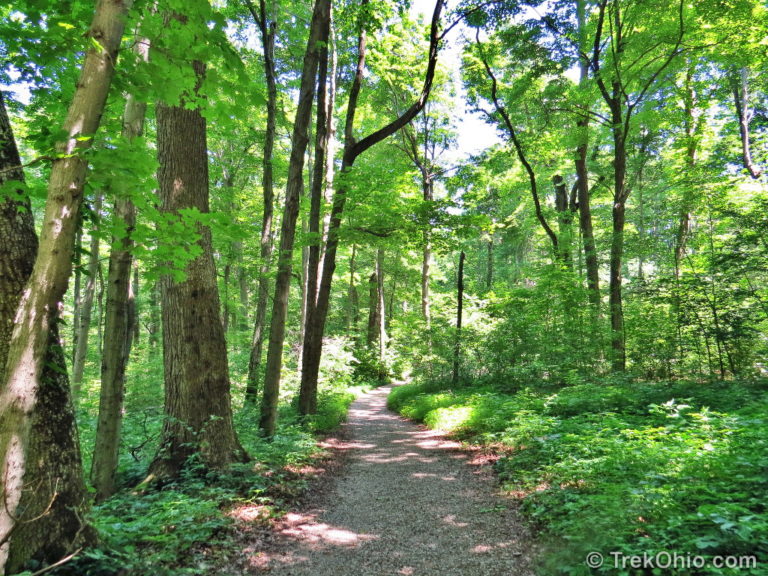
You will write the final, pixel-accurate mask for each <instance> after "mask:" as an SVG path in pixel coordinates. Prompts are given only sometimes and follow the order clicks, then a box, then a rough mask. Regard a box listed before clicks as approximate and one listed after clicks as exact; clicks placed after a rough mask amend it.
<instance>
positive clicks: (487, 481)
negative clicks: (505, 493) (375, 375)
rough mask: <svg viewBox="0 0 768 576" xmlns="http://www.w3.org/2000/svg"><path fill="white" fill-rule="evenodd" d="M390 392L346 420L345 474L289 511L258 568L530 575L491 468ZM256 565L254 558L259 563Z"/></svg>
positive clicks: (337, 574) (361, 574)
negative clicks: (392, 406)
mask: <svg viewBox="0 0 768 576" xmlns="http://www.w3.org/2000/svg"><path fill="white" fill-rule="evenodd" d="M389 391H390V388H389V387H383V388H379V389H376V390H374V391H373V392H370V393H369V394H366V395H365V396H363V397H361V398H359V399H358V400H357V401H356V402H355V403H354V404H353V405H352V408H351V410H350V413H349V421H348V423H347V427H348V434H346V436H347V442H346V444H345V446H344V448H346V449H349V452H348V455H347V458H346V460H345V464H344V467H343V468H342V477H341V478H339V479H338V480H337V481H336V482H335V485H334V486H332V488H331V489H330V490H329V491H328V494H327V495H326V496H325V497H324V498H322V500H323V502H322V504H321V506H319V507H317V508H315V509H313V510H310V511H307V512H306V513H303V514H298V513H296V514H289V515H288V516H287V518H286V519H285V522H284V523H283V526H282V528H281V532H280V535H279V536H278V542H277V545H276V546H275V547H274V548H275V550H274V551H272V552H267V553H262V554H260V555H259V559H258V561H256V562H254V563H253V564H251V566H252V568H256V565H257V564H258V565H259V567H260V569H261V570H264V571H268V572H269V573H270V574H275V575H292V576H293V575H295V576H300V575H312V576H325V575H327V576H372V575H398V574H402V575H414V576H416V575H418V576H425V575H427V576H432V575H434V576H456V575H462V576H464V575H466V576H497V575H498V576H502V575H503V576H512V575H515V576H529V575H530V574H531V573H532V571H531V569H530V556H531V553H530V552H531V551H530V541H529V540H528V539H527V534H526V531H525V529H524V527H523V525H522V523H521V521H520V520H519V519H518V517H517V516H516V514H515V512H514V511H513V510H511V509H510V508H509V503H508V502H507V501H505V500H504V499H502V498H501V497H499V496H498V495H497V494H496V493H495V488H494V482H493V478H492V476H491V475H490V474H489V472H488V466H471V465H469V461H470V460H471V458H472V454H470V453H467V452H464V451H460V450H459V449H458V448H459V446H458V445H457V444H456V443H455V442H450V441H447V440H446V439H445V438H444V437H443V436H441V435H439V434H437V433H435V432H433V431H429V430H424V429H423V428H422V427H419V426H417V425H415V424H413V423H411V422H409V421H407V420H404V419H402V418H400V417H399V416H396V415H395V414H393V413H391V412H389V411H388V410H387V408H386V397H387V394H388V393H389ZM254 560H255V559H254Z"/></svg>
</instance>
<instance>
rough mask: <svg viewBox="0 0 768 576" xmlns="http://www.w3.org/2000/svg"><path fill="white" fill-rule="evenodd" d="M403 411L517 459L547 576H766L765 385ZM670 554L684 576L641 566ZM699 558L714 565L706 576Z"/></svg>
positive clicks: (526, 395) (408, 404)
mask: <svg viewBox="0 0 768 576" xmlns="http://www.w3.org/2000/svg"><path fill="white" fill-rule="evenodd" d="M389 406H390V407H391V408H393V409H396V410H398V411H400V413H402V414H403V415H405V416H408V417H410V418H414V419H417V420H421V421H424V422H425V423H426V424H427V425H428V426H430V427H432V428H436V429H440V430H445V431H448V432H451V433H452V434H454V435H455V436H458V437H460V438H463V439H465V440H469V441H471V442H476V443H484V444H490V445H495V446H498V447H500V448H503V450H501V452H503V454H504V455H503V456H502V458H501V459H500V460H499V461H498V463H497V465H496V466H497V471H498V473H499V476H500V479H501V481H502V483H503V485H504V487H505V488H506V489H507V490H509V491H510V492H511V493H513V494H515V495H516V496H517V497H518V498H520V501H521V510H522V512H523V513H524V514H525V515H526V516H527V517H528V518H529V520H531V521H532V522H533V523H534V524H535V525H536V526H538V527H539V528H540V534H541V541H542V542H543V550H542V553H541V566H540V572H541V573H542V574H573V575H585V574H597V573H600V574H612V575H614V574H616V575H634V574H662V573H663V574H681V575H682V574H697V575H698V574H700V575H712V576H721V575H735V574H740V575H745V574H749V575H758V574H765V573H766V572H765V570H766V566H767V565H768V512H767V511H766V504H765V503H766V500H767V498H766V497H767V496H768V419H767V418H766V414H767V413H768V394H766V383H765V382H758V383H735V382H729V383H711V384H701V383H693V382H675V383H636V382H630V381H616V382H614V383H608V384H602V385H595V384H580V385H574V386H570V387H565V388H562V389H559V390H556V391H551V390H550V391H546V392H545V391H537V390H535V389H525V390H520V391H518V392H517V393H502V392H500V391H498V390H497V389H495V388H493V387H492V386H487V387H483V388H479V389H474V388H471V387H467V388H458V389H455V390H451V389H447V388H445V387H443V386H440V385H439V384H435V383H432V384H412V385H408V386H402V387H399V388H397V389H395V390H393V392H392V394H391V395H390V398H389ZM589 552H599V553H601V554H602V555H603V556H604V558H605V559H607V560H606V562H605V564H604V566H603V568H601V569H591V568H588V567H587V566H586V564H585V558H586V556H587V554H588V553H589ZM659 552H661V553H662V556H661V559H662V560H664V559H665V558H667V557H666V556H664V554H666V553H669V554H677V555H678V556H677V557H674V558H677V561H678V563H677V565H676V566H675V565H673V566H670V567H668V568H667V569H664V570H661V569H660V568H658V567H657V568H656V569H654V568H652V567H650V566H646V567H643V566H639V567H633V566H632V563H631V557H636V556H642V555H643V554H645V555H646V557H654V556H655V555H656V554H658V553H659ZM719 556H723V557H725V556H728V557H753V559H754V561H755V562H756V566H754V567H745V566H740V567H739V568H729V567H727V566H726V567H716V566H714V565H712V564H711V563H710V561H711V560H712V559H714V558H715V557H719ZM698 557H701V558H702V559H703V560H704V561H705V563H706V565H705V566H703V567H701V568H698V567H694V568H692V567H691V566H692V562H693V560H691V559H695V561H696V562H698ZM621 558H630V561H621V560H620V559H621ZM686 558H687V563H686ZM614 559H616V562H617V563H618V565H617V566H614ZM748 562H749V563H751V562H752V560H749V561H748ZM661 563H662V564H664V562H663V561H662V562H661Z"/></svg>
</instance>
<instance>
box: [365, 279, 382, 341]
mask: <svg viewBox="0 0 768 576" xmlns="http://www.w3.org/2000/svg"><path fill="white" fill-rule="evenodd" d="M380 323H381V308H380V307H379V280H378V278H377V276H376V272H373V273H372V274H371V275H370V277H369V278H368V333H367V337H366V344H367V345H368V349H369V350H373V349H374V348H375V347H377V345H378V342H379V324H380Z"/></svg>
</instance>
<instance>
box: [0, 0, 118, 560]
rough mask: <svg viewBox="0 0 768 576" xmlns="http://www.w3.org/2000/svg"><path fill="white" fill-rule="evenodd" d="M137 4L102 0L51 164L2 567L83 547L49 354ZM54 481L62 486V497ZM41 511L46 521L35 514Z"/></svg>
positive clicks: (19, 387)
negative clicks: (91, 157) (128, 20)
mask: <svg viewBox="0 0 768 576" xmlns="http://www.w3.org/2000/svg"><path fill="white" fill-rule="evenodd" d="M129 5H130V2H128V1H122V2H121V1H116V0H109V1H108V0H99V1H98V2H97V3H96V8H95V13H94V18H93V22H92V23H91V26H90V29H89V32H88V35H89V36H90V37H91V38H92V39H93V40H94V41H95V43H96V44H98V48H97V47H96V46H91V47H90V48H89V50H88V51H87V52H86V55H85V60H84V63H83V68H82V72H81V75H80V79H79V81H78V83H77V87H76V89H75V93H74V95H73V98H72V103H71V105H70V107H69V110H68V111H67V116H66V119H65V122H64V126H63V132H64V133H65V134H66V135H67V136H66V140H64V141H62V142H60V143H59V144H58V145H57V153H58V154H57V158H56V159H55V160H53V162H52V166H51V176H50V180H49V184H48V198H47V201H46V206H45V214H44V216H43V222H42V233H41V237H40V243H39V249H38V251H37V254H36V256H35V257H34V267H33V268H32V271H31V275H30V277H29V279H28V281H27V283H26V288H25V289H24V290H23V291H22V293H21V299H20V301H19V305H18V309H17V311H16V313H15V326H14V328H13V333H12V336H11V340H10V344H9V346H8V352H7V362H6V365H5V366H6V368H5V374H4V377H3V382H2V384H3V386H2V390H0V463H1V464H0V466H1V472H2V478H3V500H4V504H3V506H1V507H0V542H3V543H4V544H3V546H2V547H1V548H0V572H3V571H6V572H14V571H16V570H17V569H19V568H20V567H21V566H22V565H23V564H24V563H25V562H26V561H28V560H29V559H30V558H40V559H42V560H43V561H44V562H50V561H51V560H53V559H54V557H56V556H61V553H62V551H67V550H69V549H71V548H72V547H74V546H78V545H80V542H79V540H81V539H83V535H84V534H85V532H86V531H82V530H81V528H82V526H83V521H82V516H81V513H82V509H83V497H84V488H83V480H82V464H81V462H80V454H79V452H78V442H77V432H76V428H75V421H74V413H73V411H72V408H71V404H70V398H69V386H68V385H67V384H66V383H65V382H64V381H63V378H62V377H63V374H61V372H63V369H62V366H63V364H64V361H63V354H62V353H61V349H60V348H58V351H59V356H58V358H50V356H49V353H50V352H51V350H52V348H53V349H54V350H55V349H57V347H56V346H55V343H56V341H57V333H56V322H57V317H58V309H59V303H60V302H61V299H62V298H63V296H64V293H65V292H66V288H67V283H68V280H69V276H70V274H71V271H72V250H73V245H74V240H75V235H76V233H77V214H78V212H79V210H80V205H81V203H82V197H83V186H84V180H85V175H86V168H87V159H86V156H85V154H84V152H85V151H86V150H87V149H88V148H89V147H90V146H91V142H92V136H93V135H94V134H95V133H96V132H97V130H98V128H99V123H100V120H101V114H102V112H103V110H104V106H105V103H106V99H107V94H108V92H109V87H110V84H111V80H112V76H113V73H114V65H115V62H116V60H117V52H118V48H119V46H120V40H121V38H122V34H123V29H124V27H125V17H126V14H127V10H128V7H129ZM6 141H7V139H6ZM27 222H29V221H27ZM27 225H28V224H27ZM29 240H31V237H30V238H29ZM32 245H33V246H34V242H32ZM3 246H5V243H3ZM27 269H28V268H27ZM52 343H54V346H53V347H52V346H51V344H52ZM50 360H52V361H50ZM47 458H50V460H48V459H47ZM54 489H55V490H57V491H60V492H59V493H58V494H57V495H55V496H54V495H53V494H54V492H53V490H54ZM49 504H50V505H51V509H50V510H49V511H48V513H44V512H45V510H46V508H47V507H48V505H49ZM54 509H55V510H56V511H55V512H54ZM41 515H42V516H41ZM36 516H41V517H40V518H39V520H38V521H29V520H31V519H32V518H34V517H36ZM30 517H32V518H30ZM57 559H58V558H57Z"/></svg>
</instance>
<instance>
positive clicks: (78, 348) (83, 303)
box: [72, 192, 102, 400]
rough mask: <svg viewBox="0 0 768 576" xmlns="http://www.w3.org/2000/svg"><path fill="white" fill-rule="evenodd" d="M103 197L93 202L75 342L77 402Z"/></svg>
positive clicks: (96, 274)
mask: <svg viewBox="0 0 768 576" xmlns="http://www.w3.org/2000/svg"><path fill="white" fill-rule="evenodd" d="M101 204H102V195H101V193H100V192H97V193H96V198H95V200H94V202H93V214H94V216H93V226H92V229H91V243H90V246H89V248H88V250H89V254H88V268H87V272H86V280H85V288H84V290H83V297H82V299H81V300H80V322H79V324H78V325H77V327H76V329H77V336H76V337H75V341H76V342H77V344H76V345H75V358H74V362H73V363H72V396H73V397H74V398H75V400H77V398H78V397H79V396H80V386H81V384H82V382H83V371H84V370H85V358H86V356H87V355H88V336H89V333H90V331H91V316H92V314H93V298H94V295H95V294H96V280H97V277H98V274H99V246H100V244H101V238H100V237H99V234H98V227H99V220H100V219H101Z"/></svg>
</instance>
